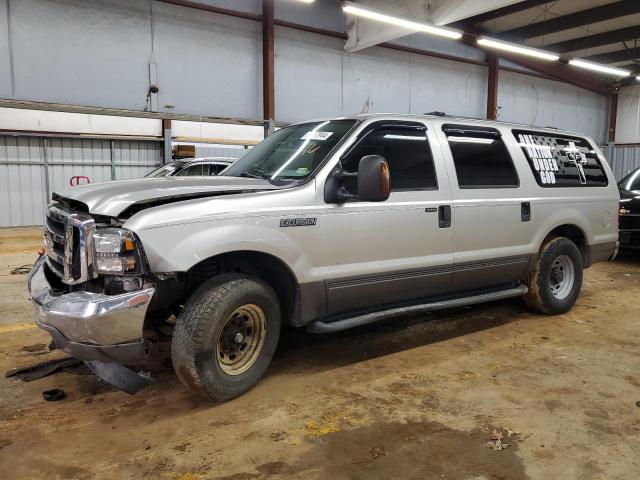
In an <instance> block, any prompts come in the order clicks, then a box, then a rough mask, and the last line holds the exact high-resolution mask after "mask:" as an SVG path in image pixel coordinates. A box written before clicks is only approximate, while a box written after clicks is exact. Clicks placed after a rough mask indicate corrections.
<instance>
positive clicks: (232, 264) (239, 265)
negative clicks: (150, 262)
mask: <svg viewBox="0 0 640 480" xmlns="http://www.w3.org/2000/svg"><path fill="white" fill-rule="evenodd" d="M233 272H236V273H244V274H247V275H251V276H254V277H257V278H260V279H261V280H263V281H265V282H266V283H268V284H269V285H270V286H271V287H272V288H273V289H274V291H275V292H276V295H277V296H278V300H279V302H280V307H281V308H282V316H283V323H289V324H296V323H297V319H298V318H299V316H300V297H301V292H300V284H299V282H298V279H297V278H296V275H295V273H294V272H293V270H292V269H291V268H290V267H289V265H287V263H286V262H285V261H283V260H282V259H280V258H278V257H276V256H275V255H271V254H269V253H265V252H261V251H258V250H236V251H230V252H225V253H220V254H217V255H213V256H211V257H208V258H206V259H204V260H201V261H200V262H198V263H196V264H195V265H193V266H192V267H191V268H190V269H189V270H188V271H187V272H186V279H187V292H188V295H191V293H193V292H194V291H195V290H196V289H197V288H198V287H199V286H200V285H201V284H202V283H204V282H205V281H207V280H208V279H210V278H212V277H215V276H217V275H220V274H223V273H233Z"/></svg>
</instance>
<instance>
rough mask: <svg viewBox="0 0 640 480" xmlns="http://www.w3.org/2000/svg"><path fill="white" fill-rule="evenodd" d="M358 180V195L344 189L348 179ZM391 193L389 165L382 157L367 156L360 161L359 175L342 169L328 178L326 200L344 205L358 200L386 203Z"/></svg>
mask: <svg viewBox="0 0 640 480" xmlns="http://www.w3.org/2000/svg"><path fill="white" fill-rule="evenodd" d="M354 177H357V178H358V195H353V194H352V193H349V191H347V189H346V188H345V187H344V180H345V179H346V178H354ZM390 193H391V180H390V177H389V165H388V164H387V161H386V160H385V159H384V158H383V157H381V156H380V155H367V156H365V157H362V158H361V159H360V163H359V164H358V173H351V172H345V171H344V170H342V169H341V168H339V169H338V170H336V171H334V172H333V173H331V174H330V175H329V176H328V177H327V181H326V182H325V185H324V198H325V201H326V202H327V203H344V202H346V201H348V200H353V199H356V198H357V199H358V200H362V201H364V202H384V201H385V200H386V199H387V198H389V194H390Z"/></svg>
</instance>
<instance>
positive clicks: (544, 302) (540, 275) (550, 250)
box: [524, 237, 583, 315]
mask: <svg viewBox="0 0 640 480" xmlns="http://www.w3.org/2000/svg"><path fill="white" fill-rule="evenodd" d="M560 259H562V261H563V262H566V259H568V260H569V261H570V264H571V265H573V283H572V285H571V287H570V288H568V287H566V296H563V298H557V297H556V296H555V295H554V294H553V293H552V289H555V288H558V284H559V281H560V280H559V279H558V278H557V277H554V278H553V280H552V277H553V275H556V274H557V273H556V272H558V269H559V268H558V267H557V265H558V263H559V260H560ZM582 268H583V261H582V255H581V254H580V250H578V247H577V246H576V244H575V243H573V242H572V241H571V240H569V239H568V238H566V237H551V238H549V239H547V240H546V241H545V243H544V244H543V245H542V247H541V248H540V253H539V254H538V259H537V261H536V264H535V266H534V268H533V270H532V272H531V273H530V274H529V277H528V279H527V287H528V288H529V292H528V293H527V294H526V295H525V297H524V301H525V303H526V304H527V306H528V307H529V308H530V309H531V310H534V311H536V312H540V313H545V314H547V315H557V314H560V313H566V312H568V311H569V310H570V309H571V307H573V305H574V304H575V303H576V300H577V299H578V296H579V295H580V289H581V288H582ZM554 269H556V272H554V271H553V270H554ZM560 272H562V270H561V269H560ZM559 275H560V276H561V277H562V278H564V276H563V274H562V273H560V274H559Z"/></svg>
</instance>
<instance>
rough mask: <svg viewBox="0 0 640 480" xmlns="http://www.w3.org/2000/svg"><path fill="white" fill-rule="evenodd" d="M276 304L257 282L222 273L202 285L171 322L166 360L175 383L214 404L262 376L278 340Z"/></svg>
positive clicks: (264, 285) (277, 305)
mask: <svg viewBox="0 0 640 480" xmlns="http://www.w3.org/2000/svg"><path fill="white" fill-rule="evenodd" d="M280 315H281V314H280V305H279V303H278V297H277V296H276V294H275V292H274V291H273V289H272V288H271V287H270V286H269V285H267V284H266V283H264V282H263V281H262V280H259V279H256V278H253V277H249V276H245V275H235V274H226V275H221V276H220V277H216V278H214V279H212V280H209V281H208V282H206V283H204V284H203V285H202V286H201V287H200V288H199V289H198V290H197V291H196V292H195V293H194V294H193V295H192V297H191V298H190V299H189V301H188V302H187V303H186V305H185V306H184V309H183V310H182V312H181V313H180V316H179V317H178V319H177V321H176V326H175V329H174V334H173V340H172V346H171V357H172V361H173V367H174V369H175V371H176V374H177V375H178V378H180V381H181V382H182V383H183V384H184V385H185V386H186V387H187V388H188V389H190V390H192V391H194V392H196V393H198V394H201V395H203V396H205V397H208V398H211V399H212V400H216V401H223V400H229V399H230V398H233V397H236V396H238V395H240V394H241V393H244V392H245V391H247V390H248V389H250V388H251V387H252V386H253V385H255V384H256V383H257V382H258V380H260V378H261V377H262V376H263V375H264V373H265V372H266V370H267V367H268V366H269V363H270V362H271V359H272V357H273V354H274V352H275V349H276V346H277V344H278V338H279V336H280Z"/></svg>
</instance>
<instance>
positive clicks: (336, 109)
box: [275, 27, 344, 122]
mask: <svg viewBox="0 0 640 480" xmlns="http://www.w3.org/2000/svg"><path fill="white" fill-rule="evenodd" d="M343 45H344V42H343V41H342V40H340V39H336V38H329V37H325V36H322V35H315V34H311V33H305V32H299V31H296V30H291V29H290V28H280V27H278V28H276V42H275V52H276V57H275V84H276V85H275V97H276V118H277V119H278V120H279V121H285V122H295V121H300V120H308V119H311V118H322V117H330V116H335V115H340V114H341V113H342V111H343V110H342V59H343V55H344V54H343V51H342V48H343Z"/></svg>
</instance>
